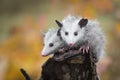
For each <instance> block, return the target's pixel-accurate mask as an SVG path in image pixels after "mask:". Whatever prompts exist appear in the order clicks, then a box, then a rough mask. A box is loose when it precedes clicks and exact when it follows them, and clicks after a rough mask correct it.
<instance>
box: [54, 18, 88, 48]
mask: <svg viewBox="0 0 120 80" xmlns="http://www.w3.org/2000/svg"><path fill="white" fill-rule="evenodd" d="M56 23H57V24H58V26H59V27H60V28H61V30H60V34H61V37H62V39H63V40H64V41H65V42H66V43H67V44H68V45H69V46H70V47H72V46H73V45H74V44H77V42H78V41H79V40H80V39H82V38H83V36H84V32H85V30H84V27H85V26H86V24H87V23H88V20H87V19H77V18H74V17H73V18H70V19H69V20H63V21H62V23H61V22H59V21H57V20H56Z"/></svg>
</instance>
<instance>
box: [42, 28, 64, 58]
mask: <svg viewBox="0 0 120 80" xmlns="http://www.w3.org/2000/svg"><path fill="white" fill-rule="evenodd" d="M57 30H58V29H54V28H51V29H49V30H48V32H47V33H46V34H45V36H44V48H43V50H42V52H41V54H42V55H43V56H47V55H49V54H52V53H54V52H55V51H57V50H58V49H60V48H61V47H62V46H63V41H62V40H61V39H60V37H59V36H57ZM50 43H53V44H54V46H53V47H50V46H49V44H50Z"/></svg>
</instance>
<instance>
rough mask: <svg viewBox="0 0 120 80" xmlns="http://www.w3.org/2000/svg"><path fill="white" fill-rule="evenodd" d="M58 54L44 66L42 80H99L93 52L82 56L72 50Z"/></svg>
mask: <svg viewBox="0 0 120 80" xmlns="http://www.w3.org/2000/svg"><path fill="white" fill-rule="evenodd" d="M58 54H60V53H58ZM58 54H57V53H56V54H55V55H54V56H53V57H52V58H49V59H48V60H47V61H46V62H45V64H44V65H43V66H42V72H41V77H40V80H99V78H98V75H97V72H96V59H95V57H94V55H93V54H92V52H89V53H85V54H81V53H80V52H78V51H73V50H71V51H69V52H66V53H65V54H62V55H58ZM68 55H69V56H68Z"/></svg>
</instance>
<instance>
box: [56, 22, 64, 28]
mask: <svg viewBox="0 0 120 80" xmlns="http://www.w3.org/2000/svg"><path fill="white" fill-rule="evenodd" d="M55 22H56V23H57V25H58V26H59V27H62V26H63V25H62V23H60V22H59V21H58V20H55Z"/></svg>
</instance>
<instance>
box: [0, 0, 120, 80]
mask: <svg viewBox="0 0 120 80" xmlns="http://www.w3.org/2000/svg"><path fill="white" fill-rule="evenodd" d="M68 14H74V15H77V16H83V17H87V18H88V19H96V18H97V20H98V21H99V22H100V25H101V28H102V29H103V31H104V33H105V35H106V39H107V43H106V54H107V56H106V57H105V58H104V59H102V60H101V61H100V62H99V63H98V73H99V75H100V78H101V80H120V62H119V61H120V58H119V57H120V0H0V80H25V78H24V77H23V75H22V74H21V73H20V68H24V69H25V70H26V71H27V72H28V73H29V75H30V76H31V77H32V79H33V80H37V79H38V78H39V77H40V73H41V66H42V64H43V63H44V62H45V61H46V60H47V59H48V57H46V58H45V57H44V58H43V57H41V55H40V52H41V49H42V47H43V37H42V35H41V34H40V30H43V31H44V30H47V29H48V27H52V26H54V27H56V26H57V25H56V24H55V20H56V19H57V20H59V21H61V20H62V19H63V18H64V17H65V16H67V15H68Z"/></svg>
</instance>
